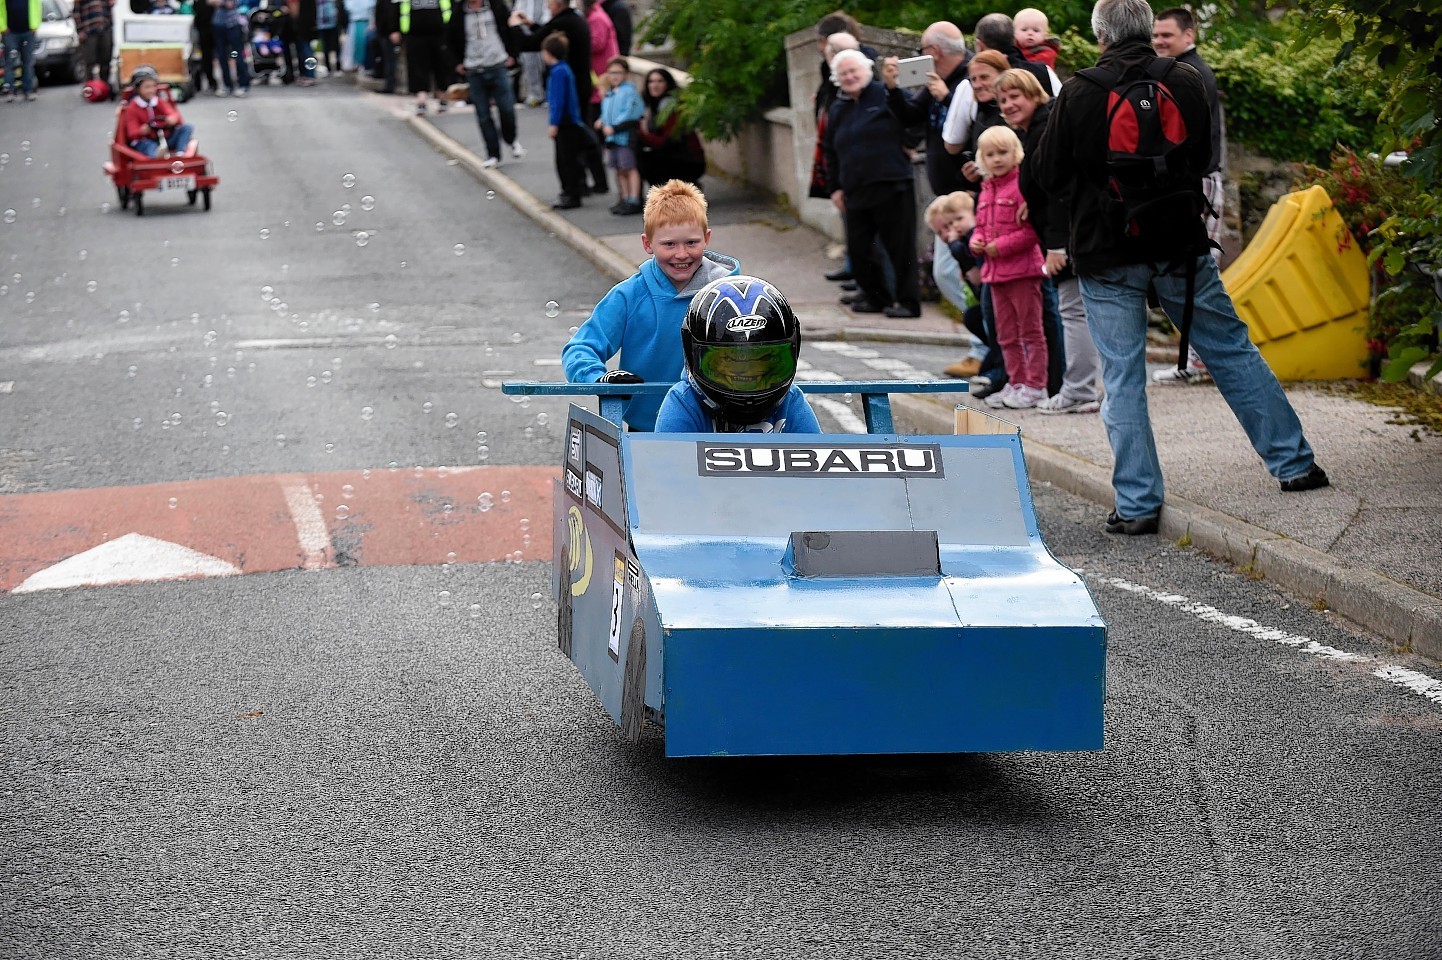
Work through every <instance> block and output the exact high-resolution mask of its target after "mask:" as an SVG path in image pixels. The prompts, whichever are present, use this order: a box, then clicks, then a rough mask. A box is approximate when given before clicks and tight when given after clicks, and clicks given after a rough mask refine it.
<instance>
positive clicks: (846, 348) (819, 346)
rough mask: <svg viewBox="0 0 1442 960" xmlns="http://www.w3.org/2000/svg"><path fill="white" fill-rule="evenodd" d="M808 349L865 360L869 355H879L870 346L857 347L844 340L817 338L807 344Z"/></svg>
mask: <svg viewBox="0 0 1442 960" xmlns="http://www.w3.org/2000/svg"><path fill="white" fill-rule="evenodd" d="M806 348H807V349H808V350H820V351H822V352H823V353H839V354H841V355H842V356H843V357H854V358H855V359H857V360H867V359H870V358H871V357H879V356H881V354H879V353H877V352H876V351H875V350H872V349H871V348H870V347H858V346H857V345H856V344H854V343H847V342H846V341H845V340H818V341H816V342H815V343H810V344H807V347H806Z"/></svg>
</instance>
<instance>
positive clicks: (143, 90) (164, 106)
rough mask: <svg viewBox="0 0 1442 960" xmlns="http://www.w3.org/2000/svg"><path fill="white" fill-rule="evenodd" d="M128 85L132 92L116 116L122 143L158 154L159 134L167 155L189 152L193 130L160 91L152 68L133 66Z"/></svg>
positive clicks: (158, 82) (147, 153) (144, 152)
mask: <svg viewBox="0 0 1442 960" xmlns="http://www.w3.org/2000/svg"><path fill="white" fill-rule="evenodd" d="M130 85H131V89H132V92H131V95H130V97H129V98H128V100H127V101H126V103H125V106H124V107H123V108H122V112H121V117H120V122H121V125H122V129H123V130H124V138H125V142H126V144H128V145H129V146H130V147H131V149H133V150H138V151H139V152H141V153H143V154H145V155H146V156H147V157H154V156H159V155H161V154H160V149H161V146H160V138H161V137H162V136H163V137H164V138H165V144H166V147H167V148H168V149H169V153H170V155H171V156H177V157H179V156H189V153H188V150H189V148H190V140H191V137H192V136H193V135H194V133H195V130H194V128H193V127H191V125H190V124H188V123H186V122H185V121H183V120H182V119H181V118H180V111H179V110H177V109H176V108H175V104H174V103H172V102H171V100H170V98H169V97H168V96H162V95H161V92H160V80H159V77H158V75H157V74H156V72H155V70H154V69H152V68H151V67H145V66H141V67H136V68H135V73H134V74H133V75H132V76H131V78H130Z"/></svg>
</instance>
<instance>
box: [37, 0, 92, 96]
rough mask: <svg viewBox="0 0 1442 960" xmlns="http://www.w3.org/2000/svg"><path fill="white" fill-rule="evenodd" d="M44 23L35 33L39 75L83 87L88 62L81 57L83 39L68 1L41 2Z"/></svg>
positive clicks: (42, 0) (50, 0) (42, 78)
mask: <svg viewBox="0 0 1442 960" xmlns="http://www.w3.org/2000/svg"><path fill="white" fill-rule="evenodd" d="M40 11H41V14H40V15H41V23H40V27H39V28H38V29H37V30H36V31H35V43H36V50H35V75H36V77H37V78H39V79H41V80H50V81H53V82H56V83H81V82H82V81H84V80H85V62H84V60H82V59H81V56H80V35H79V34H78V33H77V32H76V30H75V15H74V12H73V11H72V10H71V8H70V4H69V3H68V2H67V0H41V3H40Z"/></svg>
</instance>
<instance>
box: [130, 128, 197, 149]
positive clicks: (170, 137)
mask: <svg viewBox="0 0 1442 960" xmlns="http://www.w3.org/2000/svg"><path fill="white" fill-rule="evenodd" d="M194 133H195V128H194V127H192V126H191V125H190V124H188V123H182V124H181V125H180V126H178V127H172V128H171V129H169V130H167V131H165V142H166V144H167V145H169V147H170V155H171V156H173V157H178V156H180V155H181V154H182V153H184V152H185V148H186V147H187V146H189V145H190V138H191V136H192V135H193V134H194ZM130 146H131V147H133V148H134V149H136V150H139V151H140V152H141V153H143V154H145V155H146V156H147V157H153V156H155V155H156V153H158V152H159V151H160V141H159V140H132V141H130Z"/></svg>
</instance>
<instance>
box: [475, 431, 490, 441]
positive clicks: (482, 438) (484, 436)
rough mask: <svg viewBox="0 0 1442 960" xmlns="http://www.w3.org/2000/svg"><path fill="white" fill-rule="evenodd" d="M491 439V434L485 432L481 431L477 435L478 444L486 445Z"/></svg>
mask: <svg viewBox="0 0 1442 960" xmlns="http://www.w3.org/2000/svg"><path fill="white" fill-rule="evenodd" d="M489 439H490V434H488V433H486V431H484V430H480V431H478V432H477V433H476V443H485V442H486V441H487V440H489Z"/></svg>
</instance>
